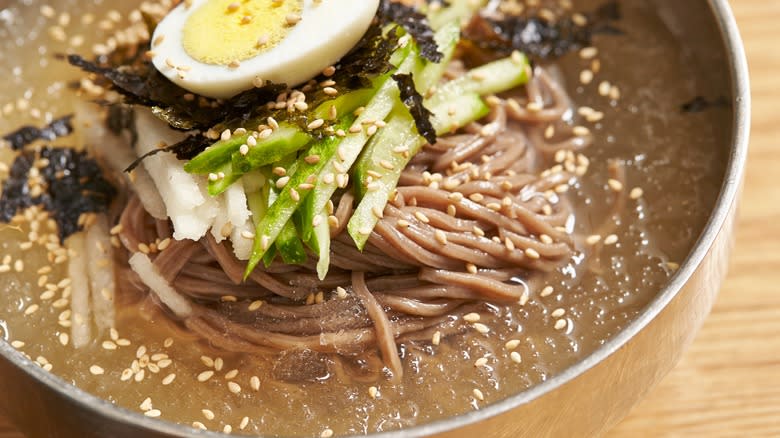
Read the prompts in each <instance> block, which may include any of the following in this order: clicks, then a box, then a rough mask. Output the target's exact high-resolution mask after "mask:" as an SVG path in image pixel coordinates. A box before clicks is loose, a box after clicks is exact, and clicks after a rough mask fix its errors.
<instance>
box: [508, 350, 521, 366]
mask: <svg viewBox="0 0 780 438" xmlns="http://www.w3.org/2000/svg"><path fill="white" fill-rule="evenodd" d="M509 358H510V359H512V362H514V363H521V362H522V361H523V357H522V356H520V353H518V352H516V351H513V352H511V353H509Z"/></svg>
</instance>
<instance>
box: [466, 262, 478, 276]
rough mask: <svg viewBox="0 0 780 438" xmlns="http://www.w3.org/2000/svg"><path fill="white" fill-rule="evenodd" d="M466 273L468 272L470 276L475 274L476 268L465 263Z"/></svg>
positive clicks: (471, 264)
mask: <svg viewBox="0 0 780 438" xmlns="http://www.w3.org/2000/svg"><path fill="white" fill-rule="evenodd" d="M466 271H468V272H469V273H470V274H476V273H477V266H476V265H475V264H473V263H466Z"/></svg>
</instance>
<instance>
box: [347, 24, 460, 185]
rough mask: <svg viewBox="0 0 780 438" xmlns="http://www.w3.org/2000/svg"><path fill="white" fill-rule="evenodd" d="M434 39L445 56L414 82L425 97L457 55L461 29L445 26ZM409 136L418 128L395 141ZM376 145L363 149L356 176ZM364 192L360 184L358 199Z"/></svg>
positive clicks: (397, 105)
mask: <svg viewBox="0 0 780 438" xmlns="http://www.w3.org/2000/svg"><path fill="white" fill-rule="evenodd" d="M434 38H435V40H436V43H437V44H438V46H439V51H440V52H441V53H442V54H443V55H444V57H443V58H442V61H441V62H440V63H438V64H437V63H432V62H431V63H427V64H426V65H425V67H424V68H423V69H422V71H420V72H419V74H418V75H417V76H415V78H414V82H415V86H416V88H417V91H419V92H421V93H422V94H423V95H424V94H426V92H427V90H428V89H429V88H431V87H432V86H433V85H435V84H436V83H438V82H439V80H440V79H441V77H442V76H443V75H444V71H445V70H446V69H447V65H448V64H449V63H450V61H451V60H452V57H453V55H454V54H455V48H456V47H457V45H458V41H460V27H459V26H458V25H457V24H448V25H445V26H443V27H442V28H441V29H440V30H439V31H438V32H436V35H434ZM426 106H427V105H426ZM394 111H405V112H406V111H407V110H406V109H405V108H403V105H401V104H396V108H395V109H394ZM383 130H385V129H383ZM409 135H413V136H417V130H416V127H415V128H413V129H412V130H411V131H409V132H404V133H403V135H401V136H399V137H398V138H397V139H395V141H396V142H398V143H399V144H401V143H402V142H403V141H404V140H406V138H405V137H407V136H409ZM382 137H385V135H382ZM376 143H377V139H376V138H374V139H373V140H372V141H370V142H369V143H368V145H366V147H365V148H363V151H362V152H361V155H360V158H359V159H358V162H357V164H355V170H353V173H355V174H356V175H361V174H365V170H367V169H366V167H367V166H368V160H366V159H365V158H366V157H371V156H373V155H374V152H373V150H374V145H376ZM360 180H361V181H365V179H364V178H360ZM364 190H365V184H358V185H357V186H356V191H355V194H356V195H357V197H358V199H360V198H362V197H363V194H364V192H363V191H364Z"/></svg>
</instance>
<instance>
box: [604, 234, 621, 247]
mask: <svg viewBox="0 0 780 438" xmlns="http://www.w3.org/2000/svg"><path fill="white" fill-rule="evenodd" d="M617 242H618V236H617V235H615V234H610V235H609V236H607V237H605V238H604V245H614V244H616V243H617Z"/></svg>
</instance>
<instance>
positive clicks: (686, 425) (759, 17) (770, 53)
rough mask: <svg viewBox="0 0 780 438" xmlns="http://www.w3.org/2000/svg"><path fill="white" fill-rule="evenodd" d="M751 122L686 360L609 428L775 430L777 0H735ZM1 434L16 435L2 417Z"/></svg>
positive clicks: (687, 432) (629, 433)
mask: <svg viewBox="0 0 780 438" xmlns="http://www.w3.org/2000/svg"><path fill="white" fill-rule="evenodd" d="M731 3H732V7H733V8H734V13H735V15H736V17H737V21H738V23H739V25H740V29H741V31H742V35H743V38H744V40H745V44H746V47H747V53H748V59H749V63H750V68H751V78H752V90H753V132H752V140H751V150H750V155H749V160H748V171H747V179H746V181H745V192H744V198H743V203H742V207H741V213H740V219H739V224H738V228H737V246H736V249H735V253H734V257H733V261H732V266H731V271H730V273H729V276H728V279H727V281H726V284H725V286H724V288H723V291H722V293H721V295H720V298H719V300H718V303H717V304H716V307H715V309H714V311H713V313H712V315H711V316H710V317H709V318H708V320H707V322H706V323H705V325H704V328H703V329H702V331H701V333H700V334H699V335H698V337H697V339H696V341H695V343H694V344H693V346H692V347H691V349H690V350H689V351H688V352H687V353H686V354H685V356H684V358H683V360H682V361H681V362H680V363H679V364H678V366H677V367H676V368H675V369H674V370H673V371H672V372H671V373H670V374H669V375H668V376H667V377H666V379H665V380H664V381H663V382H662V383H661V384H660V385H659V386H658V387H656V388H655V389H654V390H652V391H651V393H650V395H649V396H648V398H647V399H645V400H644V401H643V402H642V403H640V404H639V405H638V406H637V407H636V408H635V409H634V410H633V412H632V413H631V414H630V415H629V417H628V418H626V419H625V420H624V421H623V422H622V423H621V424H620V425H619V426H618V427H617V428H616V429H615V430H613V431H612V432H611V433H610V434H609V435H608V438H622V437H770V436H771V437H780V189H778V188H777V187H775V186H776V185H777V184H778V180H777V176H776V175H777V174H778V172H780V144H778V143H777V140H778V139H780V119H779V118H778V113H779V112H780V48H779V47H778V46H779V45H780V1H778V0H731ZM0 438H22V435H21V434H19V433H18V432H15V431H14V429H13V427H12V426H10V425H9V424H8V423H7V420H5V419H4V418H0Z"/></svg>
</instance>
